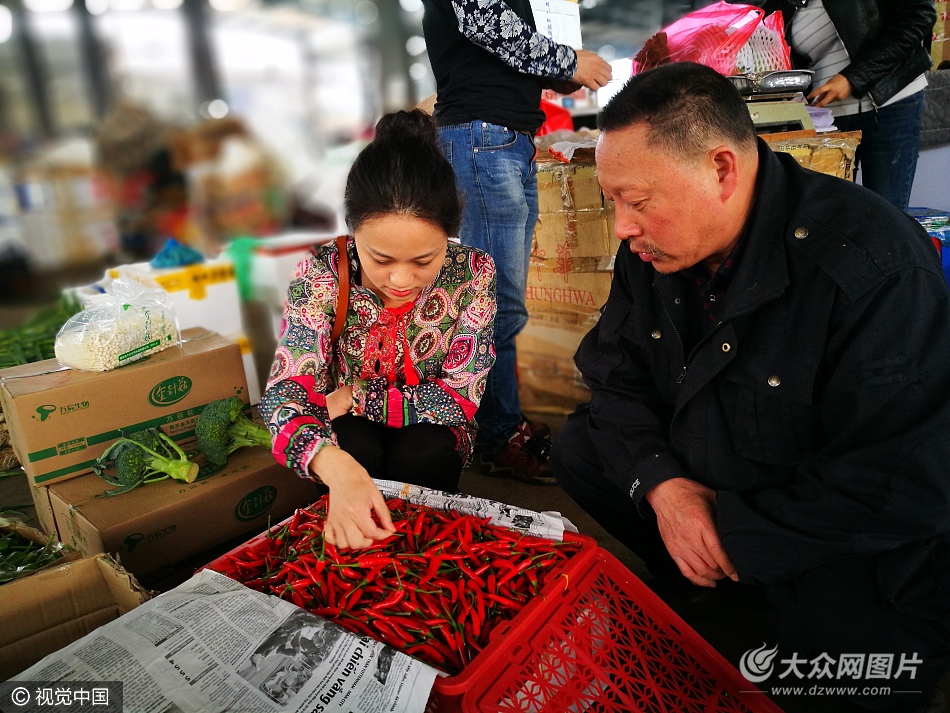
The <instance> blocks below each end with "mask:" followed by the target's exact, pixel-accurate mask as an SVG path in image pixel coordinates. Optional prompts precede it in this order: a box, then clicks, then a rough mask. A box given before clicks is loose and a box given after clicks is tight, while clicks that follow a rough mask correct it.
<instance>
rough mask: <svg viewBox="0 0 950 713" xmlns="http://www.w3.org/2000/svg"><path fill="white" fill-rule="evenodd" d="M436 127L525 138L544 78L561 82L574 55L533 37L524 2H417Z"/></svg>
mask: <svg viewBox="0 0 950 713" xmlns="http://www.w3.org/2000/svg"><path fill="white" fill-rule="evenodd" d="M423 5H424V7H425V16H424V17H423V20H422V29H423V32H424V33H425V38H426V46H427V49H428V52H429V61H430V63H431V64H432V71H433V73H434V74H435V80H436V85H437V89H438V101H437V103H436V106H435V112H434V114H435V120H436V123H438V124H439V125H440V126H448V125H457V124H467V123H470V122H473V121H481V122H486V123H489V124H496V125H500V126H504V127H506V128H508V129H510V130H512V131H521V132H525V133H533V132H535V131H537V130H538V128H539V127H540V126H541V124H542V123H543V121H544V113H543V112H542V111H541V109H540V104H541V87H542V82H543V80H544V79H552V80H561V81H563V80H568V79H571V78H572V77H573V76H574V72H575V71H576V69H577V53H576V52H575V51H574V50H573V48H571V47H569V46H568V45H562V44H558V43H557V42H554V41H553V40H551V39H550V38H548V37H546V36H545V35H543V34H541V33H540V32H537V31H536V29H535V23H534V14H533V12H532V10H531V3H530V1H529V0H423Z"/></svg>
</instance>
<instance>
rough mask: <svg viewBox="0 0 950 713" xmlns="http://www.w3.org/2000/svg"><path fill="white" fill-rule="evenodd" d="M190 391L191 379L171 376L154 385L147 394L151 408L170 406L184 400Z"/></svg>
mask: <svg viewBox="0 0 950 713" xmlns="http://www.w3.org/2000/svg"><path fill="white" fill-rule="evenodd" d="M190 391H191V379H189V378H188V377H187V376H173V377H171V378H170V379H165V381H162V382H160V383H158V384H156V385H155V386H154V387H153V388H152V390H151V391H150V392H149V394H148V402H149V403H150V404H152V406H171V405H172V404H177V403H178V402H179V401H181V400H182V399H183V398H185V397H186V396H187V395H188V393H189V392H190Z"/></svg>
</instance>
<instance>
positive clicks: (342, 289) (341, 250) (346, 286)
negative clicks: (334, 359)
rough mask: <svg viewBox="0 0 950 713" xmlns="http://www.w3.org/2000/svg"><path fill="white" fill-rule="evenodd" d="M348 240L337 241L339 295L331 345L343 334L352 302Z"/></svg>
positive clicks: (340, 239) (342, 238)
mask: <svg viewBox="0 0 950 713" xmlns="http://www.w3.org/2000/svg"><path fill="white" fill-rule="evenodd" d="M346 238H347V236H346V235H340V236H339V237H338V238H337V239H336V249H337V270H338V271H339V276H338V279H337V283H338V287H339V294H338V295H337V298H336V316H335V317H334V318H333V332H331V334H330V342H331V344H336V342H337V340H338V339H339V338H340V335H341V334H342V333H343V326H344V325H345V324H346V310H347V309H348V308H349V301H350V257H349V255H347V254H346Z"/></svg>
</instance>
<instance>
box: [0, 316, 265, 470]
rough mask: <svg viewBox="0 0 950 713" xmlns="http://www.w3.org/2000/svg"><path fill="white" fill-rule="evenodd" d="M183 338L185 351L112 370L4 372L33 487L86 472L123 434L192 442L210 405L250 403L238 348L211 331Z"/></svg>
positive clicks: (48, 365) (8, 405)
mask: <svg viewBox="0 0 950 713" xmlns="http://www.w3.org/2000/svg"><path fill="white" fill-rule="evenodd" d="M182 337H183V339H184V340H185V341H184V343H183V344H182V346H181V347H173V348H171V349H166V350H165V351H163V352H159V353H158V354H153V355H152V356H150V357H148V358H146V359H142V360H140V361H137V362H135V363H134V364H130V365H128V366H124V367H121V368H119V369H115V370H113V371H104V372H91V371H76V370H73V369H66V370H62V367H61V366H60V364H59V362H58V361H56V360H55V359H49V360H46V361H40V362H35V363H33V364H26V365H24V366H18V367H13V368H11V369H4V370H2V371H0V403H2V405H3V412H4V413H5V414H6V418H7V423H8V424H9V427H10V436H11V439H12V442H13V450H14V452H15V453H16V455H17V458H19V460H20V463H22V464H23V469H24V470H25V471H26V474H27V476H28V477H29V479H30V482H31V483H32V484H33V485H50V484H52V483H56V482H59V481H61V480H67V479H69V478H74V477H76V476H78V475H82V474H83V473H88V472H89V471H90V469H91V466H92V464H93V463H94V462H95V460H96V458H98V457H99V456H100V455H102V453H103V452H104V451H105V449H106V448H107V447H108V446H109V444H111V443H112V442H113V441H114V440H115V439H116V438H118V437H119V436H120V431H125V432H135V431H140V430H142V429H143V428H148V427H152V426H158V427H161V428H162V430H164V431H165V433H167V434H168V435H169V436H171V437H172V438H174V439H175V440H176V441H181V442H187V441H189V440H191V439H192V438H193V437H194V422H195V419H196V418H197V417H198V414H199V413H201V409H202V408H204V406H205V405H206V404H208V403H209V402H211V401H214V400H215V399H220V398H226V397H229V396H235V395H237V396H240V397H241V398H243V399H244V400H245V401H247V399H248V390H247V380H246V378H245V375H244V362H243V359H242V356H241V349H240V347H239V346H238V345H237V344H235V343H233V342H231V341H228V340H226V339H223V338H222V337H219V336H218V335H217V334H214V333H213V332H208V331H207V330H205V329H192V330H185V332H183V334H182ZM57 370H59V371H57Z"/></svg>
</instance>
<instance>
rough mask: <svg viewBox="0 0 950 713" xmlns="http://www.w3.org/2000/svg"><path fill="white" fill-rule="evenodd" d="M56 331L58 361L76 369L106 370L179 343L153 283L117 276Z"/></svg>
mask: <svg viewBox="0 0 950 713" xmlns="http://www.w3.org/2000/svg"><path fill="white" fill-rule="evenodd" d="M106 289H107V292H106V293H105V294H104V295H101V296H99V297H96V298H94V299H93V301H92V302H93V303H92V304H90V306H89V307H88V308H86V309H85V310H83V311H82V312H80V313H79V314H77V315H76V316H75V317H73V318H71V319H70V320H69V321H68V322H66V324H64V325H63V327H62V329H60V330H59V334H57V335H56V344H55V353H56V358H57V359H59V361H60V362H62V363H63V364H65V365H66V366H68V367H71V368H73V369H79V370H81V371H109V370H110V369H115V368H116V367H119V366H125V365H126V364H131V363H132V362H134V361H137V360H138V359H141V358H142V357H145V356H148V355H149V354H154V353H156V352H160V351H162V350H163V349H168V348H169V347H174V346H178V345H179V344H181V334H180V333H179V331H178V321H177V320H176V318H175V309H174V307H173V306H172V302H171V300H170V299H169V297H168V293H167V292H165V290H163V289H162V288H161V287H159V285H158V284H157V283H155V282H154V281H152V280H149V279H148V278H145V277H143V276H140V275H132V274H131V273H124V274H120V275H119V277H117V278H116V279H115V280H113V281H112V283H111V284H110V285H109V286H108V287H107V288H106Z"/></svg>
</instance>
